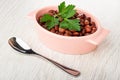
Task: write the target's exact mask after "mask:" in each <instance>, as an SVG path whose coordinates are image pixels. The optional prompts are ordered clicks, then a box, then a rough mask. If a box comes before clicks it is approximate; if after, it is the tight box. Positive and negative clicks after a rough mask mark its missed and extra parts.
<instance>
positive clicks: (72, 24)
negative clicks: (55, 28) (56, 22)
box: [60, 19, 80, 31]
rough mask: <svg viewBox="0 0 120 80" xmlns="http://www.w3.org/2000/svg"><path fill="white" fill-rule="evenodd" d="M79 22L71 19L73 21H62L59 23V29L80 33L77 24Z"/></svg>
mask: <svg viewBox="0 0 120 80" xmlns="http://www.w3.org/2000/svg"><path fill="white" fill-rule="evenodd" d="M79 22H80V21H79V20H78V19H73V20H69V19H64V20H63V21H62V22H61V23H60V27H61V28H64V29H69V30H75V31H80V24H79Z"/></svg>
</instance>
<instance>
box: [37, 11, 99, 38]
mask: <svg viewBox="0 0 120 80" xmlns="http://www.w3.org/2000/svg"><path fill="white" fill-rule="evenodd" d="M57 13H58V12H57V11H56V10H49V11H48V13H47V14H50V15H51V16H53V15H55V14H57ZM41 17H42V16H41ZM41 17H40V18H41ZM71 19H78V20H80V26H81V30H80V31H74V30H68V29H63V28H60V27H59V25H56V26H54V27H53V28H52V29H50V30H49V31H50V32H53V33H56V34H59V35H63V36H73V37H74V36H87V35H90V34H92V33H94V32H96V30H97V27H96V24H95V22H93V21H92V20H91V18H90V17H87V16H86V15H85V14H78V13H76V14H75V15H74V16H73V17H72V18H71ZM59 21H60V22H61V21H62V19H59ZM38 23H39V24H40V25H41V26H42V27H43V28H45V29H47V28H46V25H45V23H41V22H39V21H38Z"/></svg>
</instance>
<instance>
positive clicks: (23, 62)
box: [0, 0, 120, 80]
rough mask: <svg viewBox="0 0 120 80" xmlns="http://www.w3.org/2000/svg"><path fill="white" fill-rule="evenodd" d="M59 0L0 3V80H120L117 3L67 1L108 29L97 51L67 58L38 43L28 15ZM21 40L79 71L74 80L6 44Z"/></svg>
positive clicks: (112, 0) (108, 0) (111, 0)
mask: <svg viewBox="0 0 120 80" xmlns="http://www.w3.org/2000/svg"><path fill="white" fill-rule="evenodd" d="M60 2H62V0H0V80H120V61H119V60H120V9H119V8H120V1H119V0H66V3H72V4H75V5H76V6H77V7H79V8H82V9H85V10H87V11H89V12H90V13H92V14H93V15H95V16H96V17H97V18H98V19H99V20H100V23H101V26H103V27H105V28H107V29H109V30H111V33H110V34H109V36H108V37H107V38H106V39H105V40H104V41H103V42H102V43H101V44H100V45H99V46H98V48H97V49H96V50H95V51H93V52H91V53H89V54H85V55H66V54H62V53H59V52H56V51H53V50H51V49H49V48H47V47H46V46H45V45H44V44H42V43H41V42H40V41H39V38H38V36H39V35H38V34H37V33H36V30H35V28H34V27H35V26H34V22H33V21H32V20H30V19H29V18H28V17H27V14H28V13H29V12H31V11H33V10H35V9H38V8H42V7H44V6H47V5H55V4H56V5H57V4H59V3H60ZM12 36H16V37H20V38H22V39H23V40H24V41H26V42H27V43H28V44H29V45H30V46H31V47H32V48H33V49H34V50H35V51H37V52H39V53H40V54H43V55H45V56H47V57H49V58H51V59H53V60H56V61H57V62H59V63H61V64H64V65H66V66H68V67H71V68H74V69H77V70H79V71H80V72H81V75H80V76H79V77H73V76H70V75H69V74H67V73H65V72H63V71H62V70H60V69H59V68H57V67H56V66H54V65H53V64H51V63H50V62H47V61H46V60H43V59H42V58H38V57H35V56H30V55H24V54H20V53H19V52H17V51H15V50H13V49H12V48H11V47H10V46H9V45H8V39H9V38H10V37H12Z"/></svg>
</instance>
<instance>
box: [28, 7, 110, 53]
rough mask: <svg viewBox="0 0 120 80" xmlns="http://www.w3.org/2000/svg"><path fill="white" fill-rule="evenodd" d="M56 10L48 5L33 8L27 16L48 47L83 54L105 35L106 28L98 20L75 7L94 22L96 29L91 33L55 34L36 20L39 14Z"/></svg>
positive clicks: (95, 45) (106, 32) (97, 43)
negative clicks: (70, 35)
mask: <svg viewBox="0 0 120 80" xmlns="http://www.w3.org/2000/svg"><path fill="white" fill-rule="evenodd" d="M51 9H53V10H57V7H53V6H49V7H45V8H42V9H40V10H35V11H33V12H31V13H30V14H29V16H30V17H31V18H32V19H33V20H34V22H35V24H36V26H35V28H36V30H37V31H38V36H39V37H40V40H41V41H42V42H43V43H44V44H45V45H46V46H47V47H49V48H51V49H53V50H56V51H58V52H61V53H66V54H85V53H89V52H91V51H93V50H94V49H95V48H96V47H97V46H98V45H99V44H100V43H101V42H102V41H103V40H104V38H105V37H106V36H107V34H108V32H109V31H108V30H106V29H104V28H102V27H101V25H100V23H99V21H98V20H97V19H96V18H95V17H94V16H92V15H91V14H90V13H88V12H86V11H84V10H82V9H77V12H78V13H81V12H82V13H84V14H86V16H89V17H91V19H92V21H94V22H95V23H96V26H97V31H96V32H95V33H93V34H91V35H88V36H83V37H67V36H61V35H57V34H55V33H52V32H49V31H47V30H46V29H44V28H43V27H41V26H40V25H39V24H38V22H37V20H39V16H40V15H43V14H44V13H46V12H48V11H49V10H51Z"/></svg>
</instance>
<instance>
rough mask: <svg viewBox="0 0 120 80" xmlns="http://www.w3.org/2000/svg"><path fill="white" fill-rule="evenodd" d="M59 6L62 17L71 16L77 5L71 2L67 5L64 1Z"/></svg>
mask: <svg viewBox="0 0 120 80" xmlns="http://www.w3.org/2000/svg"><path fill="white" fill-rule="evenodd" d="M58 8H59V15H60V16H61V17H62V18H70V17H72V16H73V15H74V14H75V13H76V10H74V8H75V6H74V5H72V4H71V5H68V6H67V7H66V6H65V2H62V3H61V4H60V5H59V6H58Z"/></svg>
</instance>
